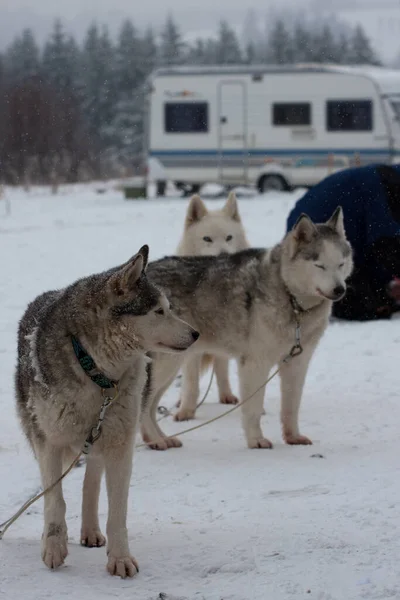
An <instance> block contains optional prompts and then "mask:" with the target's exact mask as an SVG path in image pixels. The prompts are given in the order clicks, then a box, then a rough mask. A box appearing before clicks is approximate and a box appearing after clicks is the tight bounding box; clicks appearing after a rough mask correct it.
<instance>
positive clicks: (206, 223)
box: [175, 192, 249, 421]
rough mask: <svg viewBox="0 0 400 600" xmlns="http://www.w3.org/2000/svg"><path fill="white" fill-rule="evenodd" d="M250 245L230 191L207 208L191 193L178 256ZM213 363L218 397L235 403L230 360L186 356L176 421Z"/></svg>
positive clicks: (187, 412) (188, 410)
mask: <svg viewBox="0 0 400 600" xmlns="http://www.w3.org/2000/svg"><path fill="white" fill-rule="evenodd" d="M248 247H249V243H248V241H247V239H246V234H245V231H244V227H243V224H242V220H241V218H240V214H239V209H238V206H237V201H236V196H235V194H234V192H231V193H230V194H229V196H228V199H227V201H226V204H225V206H224V207H223V208H222V209H221V210H213V211H208V210H207V207H206V205H205V204H204V202H203V201H202V200H201V198H200V196H193V197H192V199H191V200H190V202H189V206H188V210H187V213H186V219H185V225H184V231H183V236H182V239H181V241H180V244H179V246H178V250H177V254H178V255H179V256H196V255H198V256H208V255H212V254H223V253H225V254H232V253H233V252H237V251H238V250H244V249H245V248H248ZM211 363H213V364H214V370H215V376H216V379H217V384H218V391H219V401H220V402H222V404H236V403H237V401H238V400H237V398H236V396H234V394H233V392H232V389H231V386H230V383H229V361H228V360H227V359H226V358H225V357H221V356H219V357H212V356H209V355H207V354H205V355H203V356H199V355H196V356H189V357H188V360H187V361H185V364H184V366H183V369H182V375H183V380H182V394H181V399H180V401H179V402H178V406H180V408H179V411H178V412H177V414H176V415H175V420H176V421H184V420H186V419H192V418H193V417H194V415H195V412H196V404H197V400H198V396H199V379H200V373H201V371H202V368H205V367H207V366H208V365H209V364H211Z"/></svg>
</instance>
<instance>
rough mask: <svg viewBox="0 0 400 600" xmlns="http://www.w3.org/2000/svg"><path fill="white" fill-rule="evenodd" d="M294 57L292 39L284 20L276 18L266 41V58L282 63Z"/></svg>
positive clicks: (275, 62) (288, 61) (286, 62)
mask: <svg viewBox="0 0 400 600" xmlns="http://www.w3.org/2000/svg"><path fill="white" fill-rule="evenodd" d="M293 59H294V53H293V41H292V38H291V35H290V33H289V32H288V30H287V29H286V27H285V24H284V22H283V21H282V20H281V19H278V20H277V21H276V23H275V25H274V27H273V28H272V31H271V33H270V36H269V39H268V43H267V60H268V62H271V63H273V64H277V65H284V64H288V63H292V62H293Z"/></svg>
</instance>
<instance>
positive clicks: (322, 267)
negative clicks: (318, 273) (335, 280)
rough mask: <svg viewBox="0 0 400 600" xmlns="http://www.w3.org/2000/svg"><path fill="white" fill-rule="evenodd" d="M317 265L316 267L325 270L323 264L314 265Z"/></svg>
mask: <svg viewBox="0 0 400 600" xmlns="http://www.w3.org/2000/svg"><path fill="white" fill-rule="evenodd" d="M315 266H316V267H317V269H322V270H323V271H325V267H324V265H315Z"/></svg>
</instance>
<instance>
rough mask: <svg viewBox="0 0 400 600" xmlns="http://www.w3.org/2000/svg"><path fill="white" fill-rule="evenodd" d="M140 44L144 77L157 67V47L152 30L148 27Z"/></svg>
mask: <svg viewBox="0 0 400 600" xmlns="http://www.w3.org/2000/svg"><path fill="white" fill-rule="evenodd" d="M141 44H142V52H141V54H142V57H143V70H144V72H145V74H146V77H147V76H148V75H149V74H150V73H151V72H152V71H153V70H154V69H155V68H156V67H157V64H158V48H157V42H156V39H155V35H154V31H153V30H152V29H151V28H148V29H147V31H146V32H145V34H144V37H143V40H142V42H141Z"/></svg>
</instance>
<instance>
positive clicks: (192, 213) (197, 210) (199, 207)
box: [185, 194, 208, 227]
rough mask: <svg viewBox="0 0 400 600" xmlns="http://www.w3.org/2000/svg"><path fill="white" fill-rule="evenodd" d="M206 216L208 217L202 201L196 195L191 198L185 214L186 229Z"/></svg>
mask: <svg viewBox="0 0 400 600" xmlns="http://www.w3.org/2000/svg"><path fill="white" fill-rule="evenodd" d="M206 215H208V210H207V207H206V205H205V204H204V202H203V200H202V199H201V198H200V196H198V195H197V194H196V195H195V196H192V197H191V199H190V202H189V206H188V209H187V213H186V221H185V225H186V227H190V225H193V224H194V223H197V222H198V221H201V220H202V219H204V217H205V216H206Z"/></svg>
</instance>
